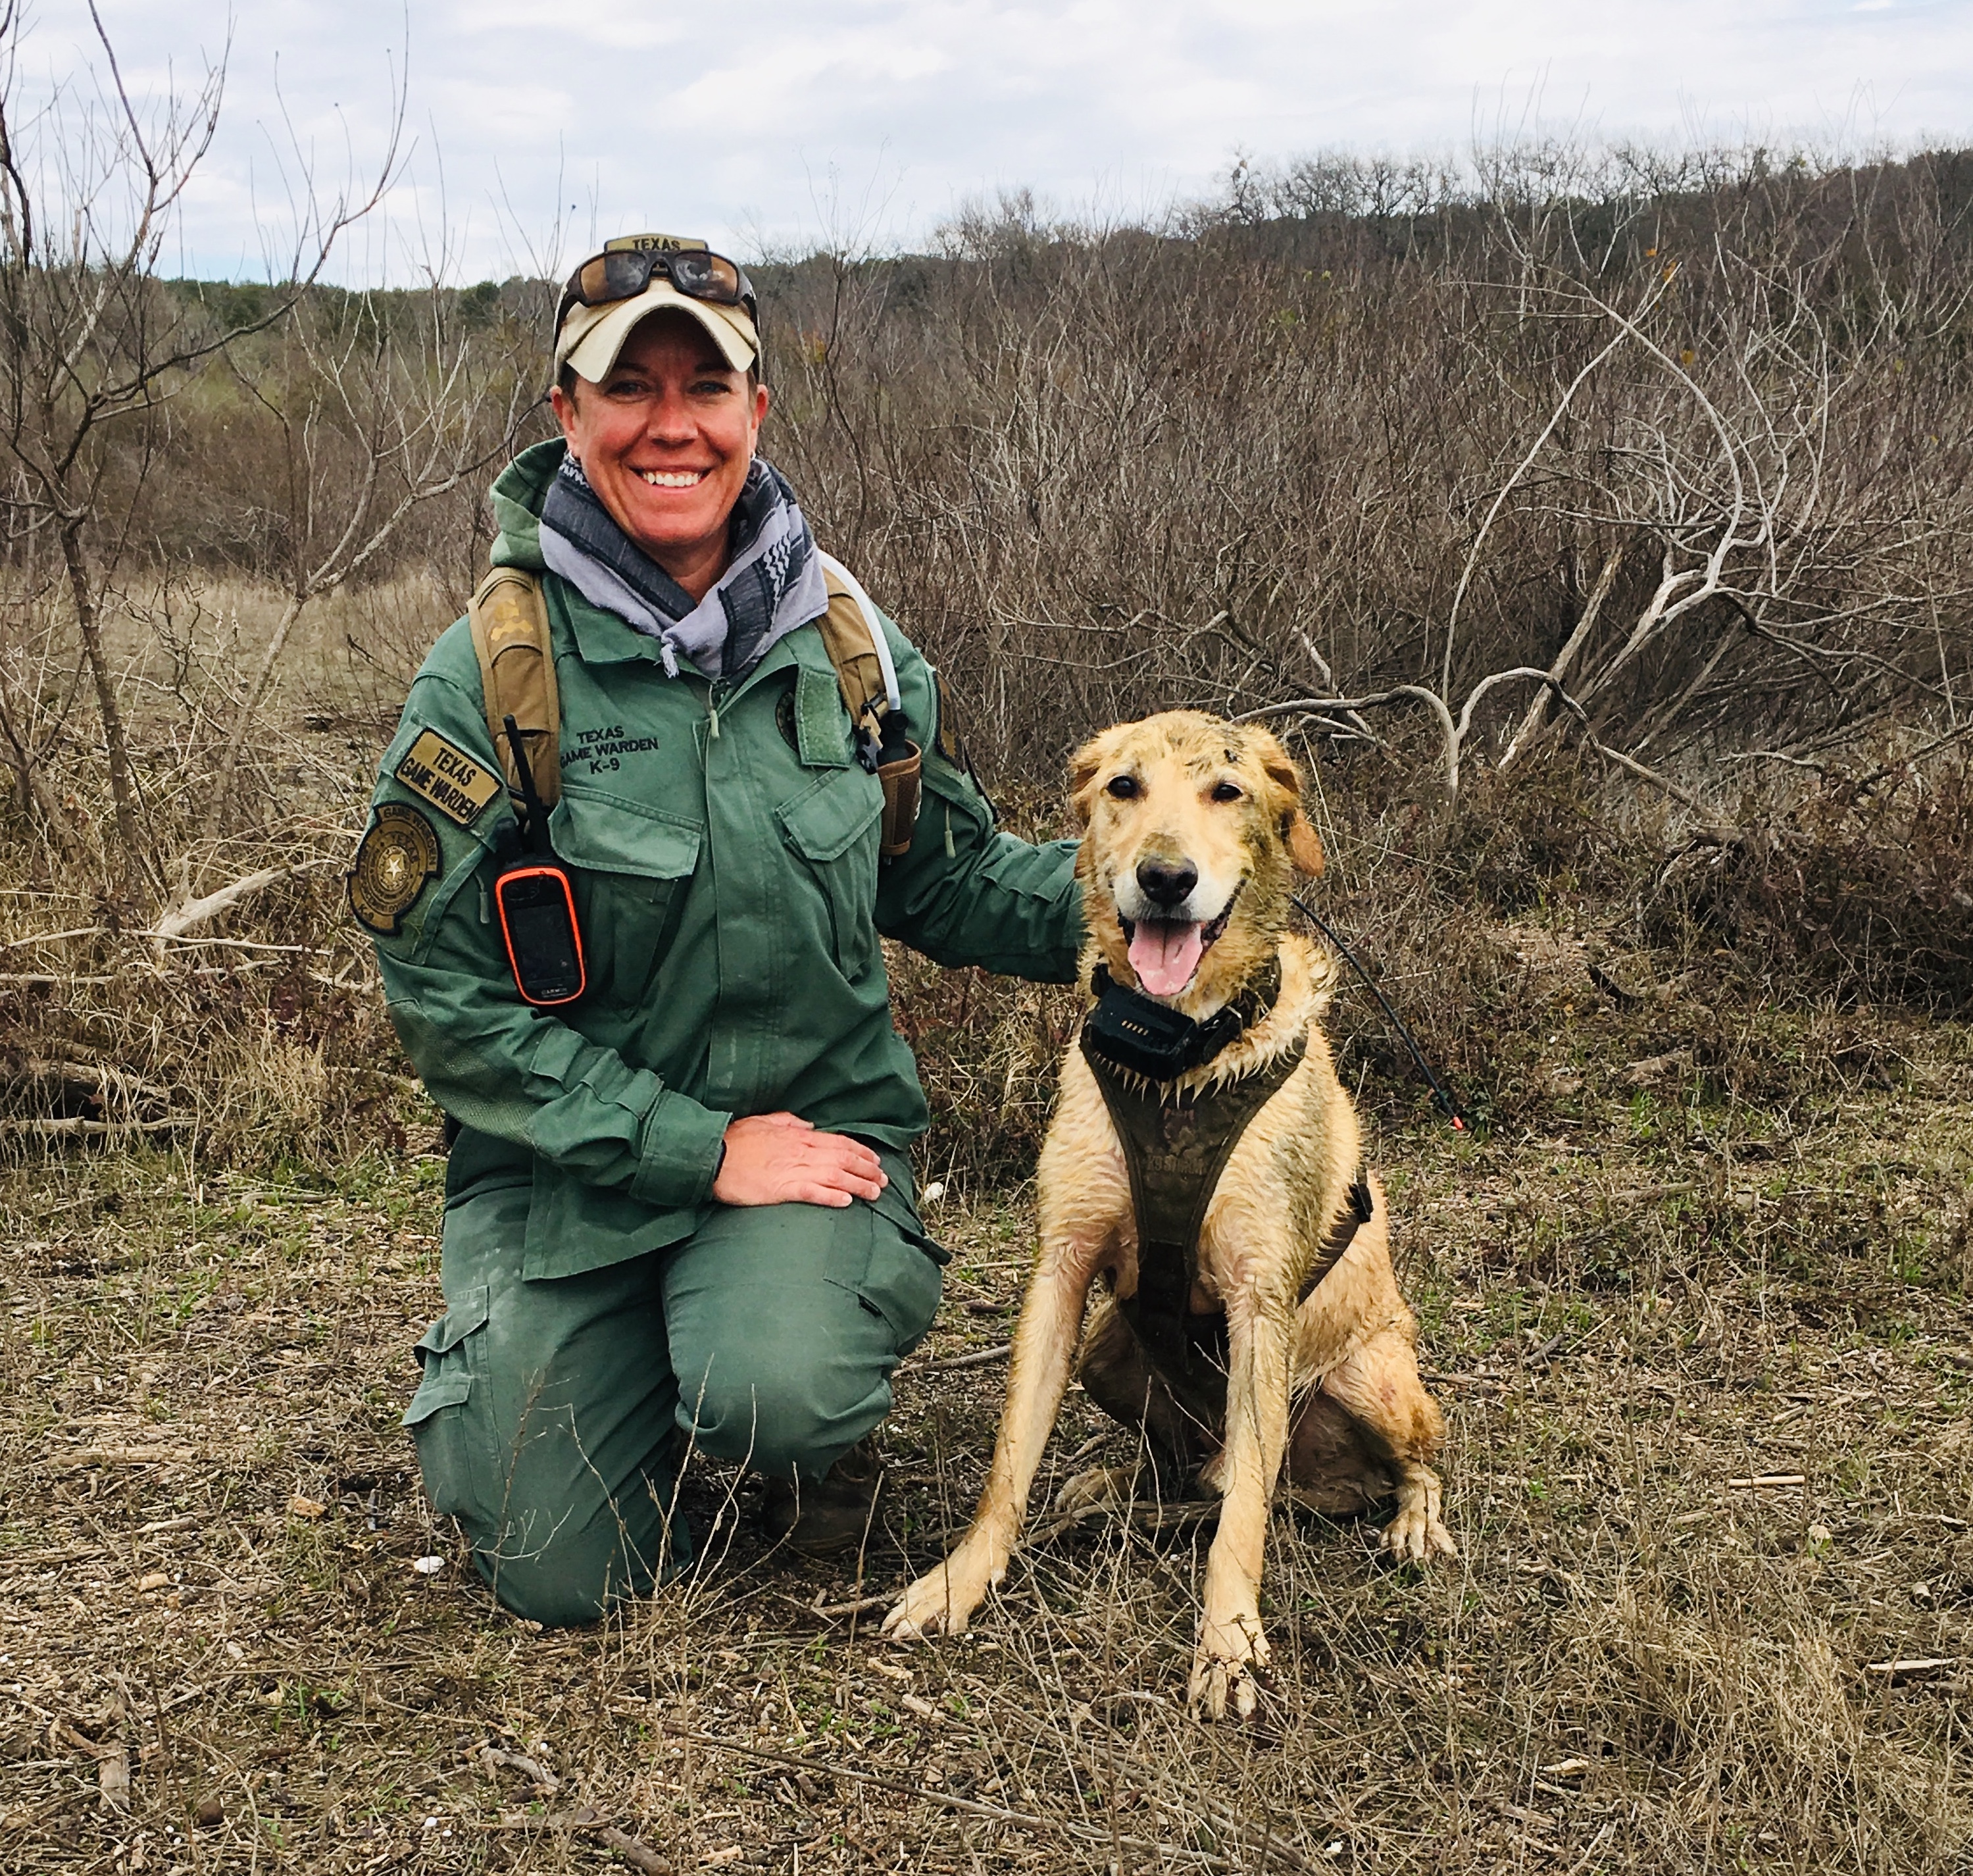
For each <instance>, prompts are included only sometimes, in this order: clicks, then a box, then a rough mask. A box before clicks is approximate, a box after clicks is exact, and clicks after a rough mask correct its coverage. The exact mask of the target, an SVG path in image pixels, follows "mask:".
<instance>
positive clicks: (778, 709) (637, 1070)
mask: <svg viewBox="0 0 1973 1876" xmlns="http://www.w3.org/2000/svg"><path fill="white" fill-rule="evenodd" d="M563 449H564V445H563V444H561V443H560V442H555V443H546V444H539V445H538V446H536V447H535V448H532V449H531V450H528V451H526V452H525V453H524V454H523V455H522V456H521V457H519V458H518V459H517V460H515V462H514V463H512V464H511V465H510V466H509V467H508V468H507V470H506V471H505V472H504V473H502V476H501V477H500V479H499V481H498V482H497V483H496V484H495V485H494V490H493V503H494V512H495V516H496V520H497V521H498V522H499V525H500V529H501V533H500V538H499V541H498V542H497V543H496V546H495V548H494V554H493V558H494V560H495V561H496V564H498V565H512V566H519V567H522V568H527V569H528V570H530V571H533V572H535V573H537V574H540V573H542V572H543V571H544V568H543V565H542V558H541V553H540V548H539V544H538V515H539V512H540V508H541V503H542V497H543V496H544V495H545V493H546V490H547V488H548V483H549V482H550V480H551V478H552V477H553V476H554V474H555V469H556V467H557V466H558V463H560V461H561V456H562V452H563ZM544 590H545V593H546V594H547V599H548V617H549V620H550V622H551V629H552V634H553V641H554V647H555V671H556V676H557V679H558V682H559V683H560V686H561V801H560V803H559V804H558V805H557V807H556V808H555V812H554V814H553V816H552V817H551V820H550V823H549V827H550V832H551V837H552V841H553V844H554V847H555V853H556V854H557V855H558V856H559V857H560V859H561V860H562V861H563V862H564V864H565V865H566V866H568V869H569V871H570V872H571V874H572V875H573V876H574V882H575V892H576V900H577V906H578V913H579V915H580V918H581V928H582V938H583V944H584V950H585V952H586V954H587V966H588V974H589V988H588V991H587V994H586V995H585V996H584V997H583V999H582V1000H581V1002H579V1003H576V1004H574V1005H572V1006H571V1007H569V1008H568V1010H567V1011H566V1012H564V1011H560V1010H558V1011H553V1012H550V1011H545V1010H535V1009H533V1008H531V1007H529V1006H528V1004H526V1003H524V1002H522V1000H521V998H520V996H519V994H518V992H517V991H516V990H515V986H514V981H513V977H512V974H511V972H510V971H509V967H508V964H507V961H506V954H505V951H504V950H503V948H502V942H501V937H500V931H499V925H498V923H497V919H496V914H495V912H494V910H493V906H492V893H491V882H492V879H493V876H494V874H495V873H496V861H495V859H494V853H493V850H494V844H495V841H496V837H497V835H498V833H499V830H500V828H501V827H502V825H503V824H504V823H507V822H509V820H510V818H511V810H510V809H509V806H508V804H507V799H506V790H505V788H504V787H502V788H501V789H499V791H497V792H496V793H495V794H493V795H492V798H491V799H490V800H489V801H488V802H487V804H486V807H484V808H483V809H482V810H479V812H478V813H476V814H473V812H472V802H471V800H470V796H469V797H464V798H462V797H460V795H459V794H457V793H456V791H452V792H451V793H450V794H449V795H448V791H447V790H446V789H445V788H444V787H443V785H440V787H437V789H436V790H435V791H434V790H433V789H431V788H430V785H429V784H428V785H427V790H426V791H424V792H421V791H419V790H417V789H414V788H413V787H410V786H408V785H407V784H406V783H405V782H404V781H400V780H399V779H398V775H397V771H398V768H399V766H400V764H401V761H403V759H404V758H405V756H406V755H407V752H408V751H410V749H411V746H412V745H413V744H414V742H416V741H417V738H418V737H419V736H420V735H421V734H422V733H423V732H426V731H427V730H430V731H435V732H437V734H438V735H440V737H442V738H444V740H445V741H446V742H449V743H450V744H452V745H455V747H456V748H457V749H458V750H460V751H463V753H464V754H465V755H466V756H467V757H468V758H470V759H471V760H472V761H473V762H475V763H477V764H483V765H484V766H485V768H486V769H487V770H488V771H491V773H492V774H495V775H497V774H499V765H498V764H497V762H496V759H495V755H494V751H493V749H492V745H491V742H490V739H489V736H488V734H487V729H486V716H485V714H484V708H483V703H482V699H481V689H480V682H479V664H478V662H477V660H476V658H475V656H474V653H473V640H472V637H471V634H470V630H469V627H468V626H467V624H466V620H463V619H462V620H460V621H459V622H458V623H457V624H455V625H453V627H451V628H450V630H448V631H447V633H446V634H444V636H443V637H442V638H440V640H439V642H438V643H437V645H436V646H435V647H434V648H433V650H432V653H431V656H430V657H429V658H428V659H427V660H426V661H425V665H424V669H423V670H421V671H420V673H418V676H417V679H416V680H415V682H414V683H413V684H412V686H411V694H410V696H409V697H408V698H407V699H406V702H405V705H404V715H403V718H402V719H401V722H400V723H399V725H398V733H397V735H396V737H395V738H394V739H393V741H392V742H391V746H390V748H389V750H388V751H387V752H386V754H385V755H384V761H383V764H382V769H381V776H380V779H379V781H378V786H377V791H376V794H375V798H374V800H375V807H379V808H381V807H386V806H388V805H389V804H401V807H408V808H410V809H412V810H415V811H416V812H417V813H418V814H420V815H421V816H422V817H424V820H426V821H427V823H429V824H430V827H431V828H432V830H433V831H434V833H435V834H436V836H437V845H438V865H437V870H436V872H435V873H434V874H433V875H432V876H431V877H430V879H429V880H428V882H427V884H426V885H425V886H424V888H423V889H422V891H421V892H419V894H418V896H417V899H415V900H414V902H412V903H411V905H409V906H408V907H407V909H404V911H403V912H401V914H400V915H399V916H398V931H396V933H395V934H394V935H378V937H377V948H378V955H379V959H380V961H381V966H382V971H383V977H384V990H385V994H386V995H387V997H388V1000H389V1006H390V1012H391V1020H392V1021H393V1022H394V1023H395V1025H396V1026H397V1030H398V1035H399V1036H400V1037H401V1039H402V1040H403V1043H404V1049H405V1051H406V1053H407V1054H408V1055H409V1056H411V1059H412V1061H413V1062H415V1063H416V1064H417V1069H418V1072H419V1073H420V1075H421V1076H423V1077H424V1082H425V1085H426V1087H427V1089H429V1090H430V1093H431V1095H432V1098H434V1100H436V1101H437V1102H438V1103H439V1104H440V1106H442V1107H443V1108H444V1109H445V1110H446V1112H447V1113H449V1114H450V1115H453V1116H454V1117H455V1118H456V1119H457V1120H458V1121H460V1123H462V1125H463V1128H464V1130H465V1131H464V1132H463V1134H461V1136H460V1138H459V1140H458V1141H457V1142H456V1144H455V1145H454V1148H453V1167H452V1177H451V1180H450V1182H449V1183H450V1186H451V1188H452V1190H453V1192H454V1193H458V1192H459V1191H460V1190H462V1189H463V1188H464V1187H468V1186H475V1187H476V1186H480V1185H483V1184H487V1183H489V1182H497V1183H502V1184H505V1183H510V1182H511V1183H522V1182H526V1183H529V1184H531V1185H532V1198H531V1202H530V1204H529V1206H528V1226H527V1239H526V1243H525V1248H524V1260H525V1265H524V1267H525V1275H527V1276H528V1277H553V1276H565V1275H572V1274H574V1273H575V1272H580V1271H585V1270H593V1269H599V1268H600V1267H602V1266H603V1265H607V1264H611V1263H615V1262H618V1261H620V1260H621V1259H625V1258H628V1257H633V1256H637V1255H639V1254H640V1253H641V1252H646V1251H650V1250H653V1249H657V1248H659V1246H664V1245H668V1244H673V1243H676V1242H679V1240H680V1239H683V1238H685V1237H687V1236H689V1235H690V1234H691V1233H692V1232H693V1231H694V1230H695V1229H696V1228H697V1227H698V1225H699V1223H700V1221H701V1220H702V1219H703V1218H704V1217H705V1215H706V1208H707V1207H708V1206H709V1205H710V1204H711V1203H712V1200H711V1197H710V1194H711V1191H712V1180H713V1176H714V1174H715V1170H716V1169H717V1167H718V1159H719V1151H720V1139H721V1134H723V1132H724V1131H725V1127H726V1124H727V1122H728V1120H729V1119H730V1118H732V1117H733V1116H734V1115H747V1114H760V1113H771V1112H775V1111H777V1110H779V1109H782V1108H786V1109H789V1110H790V1111H792V1112H794V1113H797V1114H799V1115H802V1116H803V1118H805V1119H807V1120H810V1121H813V1122H814V1124H815V1125H816V1126H818V1127H820V1128H828V1129H829V1130H831V1131H838V1132H843V1133H852V1134H859V1135H861V1136H862V1137H863V1138H865V1139H868V1140H870V1141H875V1142H879V1143H881V1144H885V1145H888V1146H891V1147H895V1148H901V1147H903V1146H905V1145H906V1144H908V1143H909V1142H910V1141H911V1140H913V1139H915V1138H916V1137H917V1136H918V1134H921V1133H922V1132H923V1131H924V1128H925V1127H926V1125H927V1123H928V1115H927V1112H926V1108H925V1103H924V1094H923V1092H922V1091H921V1089H920V1088H919V1086H918V1074H917V1069H916V1066H915V1064H914V1062H913V1061H912V1059H911V1051H910V1050H909V1049H908V1048H907V1047H906V1046H905V1043H904V1042H903V1041H902V1040H901V1039H900V1037H899V1036H898V1033H897V1032H896V1031H895V1030H894V1029H893V1028H892V1025H891V1013H890V988H889V984H888V980H887V978H886V977H885V970H884V962H883V956H882V951H881V950H880V949H879V945H878V942H877V935H878V934H879V932H880V931H881V932H882V933H884V934H885V935H888V936H894V937H896V938H900V939H901V940H903V941H905V943H907V944H908V945H911V946H913V947H915V948H916V949H918V950H919V951H923V952H924V953H925V954H927V955H928V956H929V957H931V958H934V959H936V960H937V961H939V962H940V963H941V964H982V965H984V966H985V967H986V968H987V969H989V970H990V971H1000V972H1004V973H1006V974H1011V975H1014V976H1019V977H1031V978H1034V979H1036V980H1038V981H1042V982H1045V983H1057V984H1065V983H1068V982H1071V981H1073V979H1074V977H1075V961H1076V954H1077V951H1078V948H1079V946H1080V945H1081V941H1082V917H1081V899H1080V895H1079V894H1078V891H1077V889H1076V886H1075V879H1074V876H1073V872H1072V868H1073V865H1074V856H1075V847H1074V844H1073V843H1071V842H1068V841H1058V842H1055V843H1051V844H1049V845H1047V846H1029V845H1028V844H1027V843H1026V842H1024V841H1020V840H1014V839H1013V838H1011V837H1009V836H1008V835H1006V834H1003V833H996V832H995V831H994V828H993V812H992V810H991V809H990V807H988V805H987V804H986V801H985V800H984V799H983V797H981V795H980V791H978V789H977V787H974V785H973V783H972V781H970V778H968V777H967V774H965V773H964V771H962V770H960V768H957V767H956V766H955V765H954V763H953V762H952V761H951V760H950V759H949V758H948V756H947V755H946V754H944V753H941V749H940V747H939V745H940V742H941V740H942V739H941V735H940V733H939V724H938V712H939V707H940V698H939V694H938V688H937V682H936V679H935V678H934V674H933V673H932V670H931V667H930V666H928V664H927V663H925V661H924V659H923V658H922V657H921V656H920V655H919V654H918V652H917V651H916V650H915V649H914V648H913V647H912V646H911V644H910V643H908V641H907V640H905V638H904V637H903V636H902V635H901V634H900V633H899V632H898V631H897V630H896V629H895V627H892V626H891V625H890V624H889V622H888V620H886V621H885V629H886V630H887V632H888V636H889V640H890V645H891V650H892V656H893V657H894V658H895V660H896V663H897V670H898V683H899V686H900V689H901V692H902V694H903V699H904V707H905V712H906V715H907V716H908V719H909V721H910V723H911V736H912V738H913V740H914V741H915V742H918V743H919V744H920V745H921V746H922V748H923V749H924V804H923V807H922V808H921V810H920V813H919V816H918V830H917V835H916V838H915V840H913V842H912V844H911V851H910V852H909V853H907V854H905V855H904V856H902V857H901V858H899V859H896V860H895V861H893V862H892V863H890V864H889V865H888V866H882V867H880V866H879V863H878V853H877V843H878V816H879V808H880V807H881V805H882V794H881V791H880V790H879V785H878V783H877V781H876V778H875V777H874V776H873V775H872V774H869V773H868V772H867V771H865V769H864V768H862V766H861V765H860V764H859V763H858V762H857V761H856V759H855V756H854V753H853V745H852V736H851V732H850V724H849V712H848V711H847V710H846V709H845V708H844V707H843V700H842V696H841V693H840V692H839V690H838V689H837V686H836V673H835V670H834V667H833V666H832V665H831V664H830V663H829V656H828V653H827V652H826V650H825V649H824V647H823V642H822V638H821V636H820V634H819V633H818V632H816V630H814V628H813V627H807V626H805V627H803V628H801V629H800V630H798V631H796V632H794V633H793V634H790V636H789V637H787V638H784V640H781V641H780V643H779V644H777V645H776V646H775V647H774V649H773V650H771V651H770V652H769V653H768V654H767V656H766V657H765V658H764V659H763V660H761V663H760V664H759V665H758V666H757V667H756V668H755V669H754V670H753V671H752V672H751V673H749V674H748V676H747V677H746V679H744V681H743V682H742V683H739V684H737V685H725V684H714V683H708V681H707V680H706V679H704V678H703V677H702V676H699V675H698V674H697V673H695V672H694V671H692V670H690V669H689V667H687V668H686V669H685V670H684V671H683V672H682V674H681V675H680V676H678V677H676V678H671V677H667V676H666V675H665V670H664V666H663V663H662V661H661V660H660V658H659V652H658V646H657V643H656V640H653V639H650V638H648V637H645V636H644V635H643V634H640V633H639V632H636V631H635V630H633V629H632V628H631V627H630V626H628V625H627V624H624V623H623V621H622V620H620V619H618V618H617V617H615V616H614V615H613V614H610V613H607V612H603V611H598V610H597V608H595V607H592V606H591V605H590V604H587V601H584V599H583V598H582V597H581V594H579V593H578V592H577V591H575V589H574V588H573V587H572V586H571V585H569V584H568V583H567V582H566V581H563V580H562V579H561V578H558V576H557V575H554V574H547V575H546V577H545V580H544ZM427 746H428V747H429V745H427ZM412 772H413V773H414V774H416V772H417V771H415V770H414V771H412ZM434 795H436V796H437V797H440V798H442V799H443V798H449V799H450V802H451V807H452V812H451V813H450V814H447V813H445V812H443V811H441V809H440V807H438V806H435V805H434ZM461 815H466V816H469V817H470V818H469V819H468V820H466V823H465V824H461V822H460V819H459V818H457V817H459V816H461ZM398 820H399V824H400V825H401V824H402V817H401V816H400V817H398Z"/></svg>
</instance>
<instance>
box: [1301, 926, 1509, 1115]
mask: <svg viewBox="0 0 1973 1876" xmlns="http://www.w3.org/2000/svg"><path fill="white" fill-rule="evenodd" d="M1288 896H1289V900H1290V902H1291V904H1292V905H1294V909H1295V910H1296V911H1297V912H1300V913H1301V915H1302V916H1303V917H1304V918H1306V919H1307V921H1308V922H1309V923H1310V925H1314V927H1315V928H1316V929H1317V931H1320V933H1321V934H1322V935H1323V936H1324V938H1327V939H1328V941H1330V944H1332V945H1334V946H1335V947H1336V948H1337V950H1338V951H1340V952H1341V953H1342V954H1343V956H1344V957H1345V958H1347V959H1349V961H1350V964H1351V965H1352V966H1353V967H1354V969H1355V971H1356V974H1357V975H1358V976H1359V977H1361V978H1362V979H1363V982H1364V984H1365V986H1366V987H1367V988H1368V990H1369V993H1370V994H1371V995H1372V996H1373V997H1376V1000H1377V1005H1378V1007H1379V1009H1381V1010H1382V1011H1383V1013H1384V1014H1385V1015H1386V1016H1387V1017H1389V1019H1390V1021H1391V1026H1392V1028H1393V1029H1394V1030H1396V1031H1397V1032H1398V1034H1399V1036H1401V1037H1402V1039H1403V1041H1404V1045H1405V1047H1406V1048H1407V1049H1409V1050H1410V1051H1411V1056H1412V1060H1413V1061H1414V1062H1416V1063H1417V1064H1418V1072H1419V1073H1420V1074H1421V1075H1422V1076H1424V1077H1425V1079H1426V1080H1427V1081H1428V1082H1430V1083H1431V1098H1432V1099H1433V1100H1434V1101H1435V1102H1436V1103H1437V1104H1438V1108H1439V1111H1440V1112H1441V1113H1442V1114H1443V1115H1445V1118H1447V1119H1448V1120H1449V1121H1451V1123H1452V1124H1453V1125H1454V1127H1456V1128H1458V1130H1459V1131H1460V1132H1461V1133H1462V1134H1464V1133H1471V1131H1473V1130H1472V1128H1471V1127H1470V1126H1468V1125H1467V1120H1466V1115H1465V1111H1464V1109H1463V1108H1461V1106H1460V1105H1459V1103H1458V1101H1457V1100H1455V1099H1454V1097H1453V1095H1452V1094H1451V1092H1450V1091H1449V1090H1448V1089H1447V1087H1446V1085H1445V1083H1444V1082H1441V1080H1440V1079H1438V1076H1436V1075H1435V1074H1434V1073H1433V1072H1432V1068H1431V1063H1430V1062H1428V1061H1427V1060H1426V1059H1425V1051H1424V1050H1423V1049H1421V1048H1419V1046H1418V1038H1417V1037H1416V1036H1414V1035H1413V1034H1412V1033H1411V1030H1410V1028H1409V1026H1408V1025H1407V1024H1406V1023H1405V1020H1404V1018H1403V1017H1401V1016H1399V1014H1398V1013H1397V1011H1396V1010H1393V1009H1392V1007H1391V1000H1390V998H1389V997H1386V995H1385V994H1384V993H1383V992H1382V990H1379V988H1378V987H1377V981H1376V978H1375V977H1372V976H1371V974H1370V973H1369V971H1367V970H1366V969H1365V968H1364V965H1363V959H1362V958H1359V957H1358V956H1357V955H1356V953H1355V952H1354V951H1352V950H1351V949H1350V947H1349V946H1348V945H1346V944H1344V943H1343V941H1342V939H1341V938H1339V937H1338V936H1337V931H1336V928H1335V926H1333V925H1331V924H1330V922H1329V921H1328V920H1327V918H1324V917H1323V915H1322V914H1321V913H1320V912H1317V910H1316V909H1315V908H1314V906H1313V905H1304V903H1303V902H1301V900H1300V899H1297V898H1295V897H1294V895H1293V894H1292V893H1291V894H1290V895H1288Z"/></svg>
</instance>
